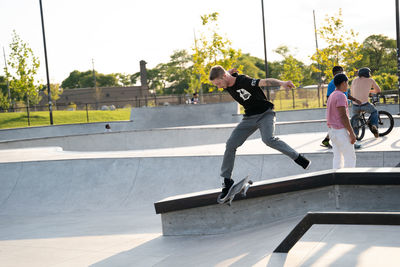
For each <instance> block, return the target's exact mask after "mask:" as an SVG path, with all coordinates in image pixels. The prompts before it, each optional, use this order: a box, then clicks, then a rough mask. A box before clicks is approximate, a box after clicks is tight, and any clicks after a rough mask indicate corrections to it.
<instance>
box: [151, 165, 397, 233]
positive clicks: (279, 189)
mask: <svg viewBox="0 0 400 267" xmlns="http://www.w3.org/2000/svg"><path fill="white" fill-rule="evenodd" d="M218 193H219V190H210V191H203V192H200V193H194V194H187V195H183V196H175V197H171V198H166V199H163V200H161V201H158V202H156V203H155V204H154V206H155V209H156V213H161V218H162V225H163V234H164V235H193V234H218V233H226V232H230V231H236V230H240V229H245V228H248V227H254V226H257V225H262V224H266V223H271V222H275V221H279V220H283V219H287V218H288V217H293V216H301V215H304V214H306V213H307V212H309V211H336V210H344V211H399V209H400V206H399V203H400V168H355V169H342V170H337V171H334V170H330V171H322V172H317V173H310V174H305V175H298V176H292V177H285V178H279V179H273V180H268V181H261V182H256V183H254V184H253V186H252V187H251V188H250V189H249V191H248V193H247V198H246V199H243V198H242V197H238V198H237V199H235V201H234V202H233V204H232V207H229V206H227V205H219V204H217V203H216V198H217V195H218Z"/></svg>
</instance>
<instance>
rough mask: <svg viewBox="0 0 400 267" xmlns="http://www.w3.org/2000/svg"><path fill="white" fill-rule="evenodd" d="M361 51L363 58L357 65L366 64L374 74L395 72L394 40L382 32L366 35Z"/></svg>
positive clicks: (362, 65)
mask: <svg viewBox="0 0 400 267" xmlns="http://www.w3.org/2000/svg"><path fill="white" fill-rule="evenodd" d="M361 53H362V55H363V58H362V60H361V61H360V62H359V63H358V66H357V67H364V66H368V67H369V68H370V69H371V71H372V73H373V74H374V75H378V74H383V73H390V74H393V75H394V74H396V72H397V66H396V64H397V62H396V57H397V56H396V40H393V39H390V38H389V37H387V36H384V35H382V34H378V35H375V34H374V35H371V36H368V37H367V38H366V39H365V40H364V42H363V48H362V49H361Z"/></svg>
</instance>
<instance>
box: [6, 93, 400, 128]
mask: <svg viewBox="0 0 400 267" xmlns="http://www.w3.org/2000/svg"><path fill="white" fill-rule="evenodd" d="M269 89H270V98H271V101H272V102H273V103H274V105H275V110H276V111H281V110H293V109H310V108H322V107H324V106H325V105H326V90H327V88H326V86H323V87H317V86H308V87H304V88H295V89H281V88H269ZM386 95H387V96H388V97H384V98H383V100H382V101H384V102H385V103H386V102H387V103H392V102H393V103H397V102H398V93H397V94H396V91H393V92H392V91H388V92H387V93H386ZM191 98H192V96H191V95H169V96H156V95H153V96H147V97H143V98H138V97H135V98H133V99H125V100H119V101H107V102H95V103H70V104H68V105H66V104H57V103H56V104H54V105H53V119H54V124H69V123H89V122H106V121H115V120H129V117H130V109H131V108H139V107H157V106H169V105H187V104H191ZM199 101H200V103H205V104H210V103H221V102H232V101H233V99H232V97H231V96H230V95H229V94H228V93H226V92H217V93H204V94H200V96H199ZM49 124H50V119H49V108H48V106H47V105H46V106H37V105H33V106H30V107H27V106H17V105H15V106H14V107H12V108H10V109H7V110H3V109H0V128H13V127H26V126H38V125H49Z"/></svg>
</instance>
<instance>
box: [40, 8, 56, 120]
mask: <svg viewBox="0 0 400 267" xmlns="http://www.w3.org/2000/svg"><path fill="white" fill-rule="evenodd" d="M39 4H40V17H41V18H42V33H43V47H44V60H45V63H46V78H47V94H48V100H49V114H50V124H51V125H53V103H52V102H51V90H50V78H49V65H48V64H47V48H46V34H45V32H44V19H43V8H42V0H39Z"/></svg>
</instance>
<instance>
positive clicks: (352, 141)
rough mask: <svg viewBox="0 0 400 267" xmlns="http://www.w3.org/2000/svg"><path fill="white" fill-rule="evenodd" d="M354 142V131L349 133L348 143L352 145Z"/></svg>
mask: <svg viewBox="0 0 400 267" xmlns="http://www.w3.org/2000/svg"><path fill="white" fill-rule="evenodd" d="M355 142H356V136H355V134H354V132H353V133H350V143H351V144H352V145H354V143H355Z"/></svg>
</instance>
